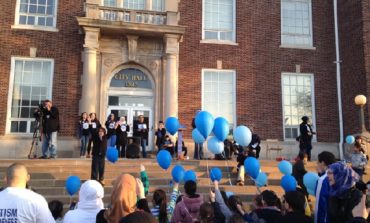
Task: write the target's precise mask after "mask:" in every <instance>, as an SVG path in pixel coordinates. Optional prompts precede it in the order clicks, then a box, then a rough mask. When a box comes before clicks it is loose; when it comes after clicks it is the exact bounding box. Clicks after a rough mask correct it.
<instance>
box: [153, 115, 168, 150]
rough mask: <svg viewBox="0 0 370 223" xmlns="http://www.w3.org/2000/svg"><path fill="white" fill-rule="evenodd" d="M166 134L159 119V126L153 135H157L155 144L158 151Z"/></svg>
mask: <svg viewBox="0 0 370 223" xmlns="http://www.w3.org/2000/svg"><path fill="white" fill-rule="evenodd" d="M165 135H166V129H165V128H164V123H163V121H159V126H158V129H157V131H156V132H155V136H157V139H156V141H155V145H156V146H157V148H158V152H159V151H160V150H161V149H162V144H163V140H164V136H165Z"/></svg>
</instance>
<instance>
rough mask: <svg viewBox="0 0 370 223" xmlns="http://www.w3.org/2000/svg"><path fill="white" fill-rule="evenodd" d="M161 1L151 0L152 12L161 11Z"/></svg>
mask: <svg viewBox="0 0 370 223" xmlns="http://www.w3.org/2000/svg"><path fill="white" fill-rule="evenodd" d="M163 5H164V4H163V0H152V10H153V11H163Z"/></svg>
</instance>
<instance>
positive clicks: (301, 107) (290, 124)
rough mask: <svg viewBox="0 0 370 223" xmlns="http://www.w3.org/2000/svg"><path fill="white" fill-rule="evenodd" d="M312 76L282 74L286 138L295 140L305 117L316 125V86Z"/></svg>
mask: <svg viewBox="0 0 370 223" xmlns="http://www.w3.org/2000/svg"><path fill="white" fill-rule="evenodd" d="M313 83H314V82H313V75H310V74H295V73H283V74H282V92H283V111H284V138H285V139H295V138H296V137H297V136H298V135H299V134H300V133H299V125H300V123H301V122H302V120H301V118H302V117H303V116H308V117H309V118H310V120H311V121H312V123H314V121H315V120H314V104H313V101H314V92H313V89H314V86H313V85H314V84H313Z"/></svg>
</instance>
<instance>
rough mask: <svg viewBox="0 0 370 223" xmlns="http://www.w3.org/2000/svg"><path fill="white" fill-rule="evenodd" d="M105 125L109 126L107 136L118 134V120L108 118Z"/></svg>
mask: <svg viewBox="0 0 370 223" xmlns="http://www.w3.org/2000/svg"><path fill="white" fill-rule="evenodd" d="M105 127H106V128H107V137H108V138H110V137H111V136H112V135H116V134H117V131H116V121H112V120H107V121H106V122H105Z"/></svg>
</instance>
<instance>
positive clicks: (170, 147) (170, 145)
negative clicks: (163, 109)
mask: <svg viewBox="0 0 370 223" xmlns="http://www.w3.org/2000/svg"><path fill="white" fill-rule="evenodd" d="M162 148H163V149H165V150H167V151H168V152H170V153H171V156H172V157H173V155H174V153H175V151H174V145H173V142H172V141H171V138H170V136H169V135H166V136H165V137H164V141H163V144H162Z"/></svg>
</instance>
